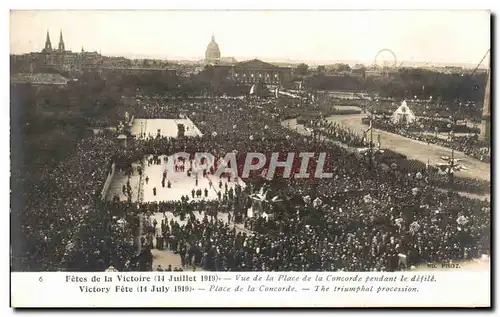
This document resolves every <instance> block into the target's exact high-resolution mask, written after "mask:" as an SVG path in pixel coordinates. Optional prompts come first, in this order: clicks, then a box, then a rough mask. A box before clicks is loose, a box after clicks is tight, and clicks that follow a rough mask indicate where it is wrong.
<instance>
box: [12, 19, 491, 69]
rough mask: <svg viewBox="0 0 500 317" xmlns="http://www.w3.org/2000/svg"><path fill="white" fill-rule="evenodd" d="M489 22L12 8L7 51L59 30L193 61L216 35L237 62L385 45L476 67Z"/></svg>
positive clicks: (130, 51)
mask: <svg viewBox="0 0 500 317" xmlns="http://www.w3.org/2000/svg"><path fill="white" fill-rule="evenodd" d="M490 19H491V17H490V13H489V12H488V11H486V10H469V11H460V10H456V11H453V10H443V11H411V10H410V11H408V10H407V11H140V10H138V11H11V13H10V52H11V54H25V53H31V52H40V51H41V50H42V49H43V47H44V43H45V36H46V32H47V31H48V32H49V33H50V37H51V42H52V46H53V47H57V43H58V41H59V32H60V31H62V32H63V37H64V42H65V46H66V49H67V50H71V51H74V52H80V50H81V49H82V48H83V49H84V50H86V51H97V52H101V54H103V55H106V56H123V57H127V58H134V57H135V58H148V59H166V60H192V61H197V60H202V59H203V55H204V52H205V49H206V47H207V45H208V43H209V42H210V37H211V35H212V34H215V39H216V42H217V43H218V45H219V47H220V51H221V56H222V57H234V58H236V59H237V60H248V59H254V58H258V59H261V60H263V61H273V62H285V63H286V62H290V63H292V62H304V63H308V64H311V65H322V64H330V63H335V62H341V61H352V62H353V63H363V64H368V65H370V64H373V60H374V59H375V56H376V55H377V52H379V51H380V50H382V49H390V50H392V51H393V52H394V53H395V55H396V57H397V60H398V64H400V63H401V61H403V66H404V64H410V65H413V64H434V65H474V64H475V65H477V63H479V61H480V60H481V58H482V57H483V56H484V54H485V52H486V51H487V50H488V49H489V48H490V32H491V30H490V28H491V26H490ZM193 21H195V22H193ZM298 21H300V23H298ZM82 26H85V27H82ZM277 26H279V27H280V28H279V29H280V30H281V31H276V27H277ZM325 29H328V30H329V32H328V33H326V34H325V32H323V30H325ZM388 58H389V59H392V57H391V56H390V54H389V56H388ZM488 62H489V59H485V61H484V62H483V64H482V65H481V66H482V67H487V65H488ZM474 67H475V66H474Z"/></svg>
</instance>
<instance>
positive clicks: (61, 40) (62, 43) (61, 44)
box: [58, 30, 65, 52]
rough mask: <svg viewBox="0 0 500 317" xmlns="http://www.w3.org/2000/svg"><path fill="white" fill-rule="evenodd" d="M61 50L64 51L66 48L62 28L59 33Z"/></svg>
mask: <svg viewBox="0 0 500 317" xmlns="http://www.w3.org/2000/svg"><path fill="white" fill-rule="evenodd" d="M58 49H59V51H61V52H64V51H65V49H64V40H63V35H62V30H61V32H60V33H59V47H58Z"/></svg>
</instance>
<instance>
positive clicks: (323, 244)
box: [12, 98, 491, 271]
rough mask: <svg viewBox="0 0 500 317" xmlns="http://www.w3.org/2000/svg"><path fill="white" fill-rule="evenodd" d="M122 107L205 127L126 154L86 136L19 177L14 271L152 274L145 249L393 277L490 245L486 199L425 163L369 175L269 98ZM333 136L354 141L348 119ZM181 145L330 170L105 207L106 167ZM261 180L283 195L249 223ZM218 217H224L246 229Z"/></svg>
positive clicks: (233, 267) (226, 267) (239, 267)
mask: <svg viewBox="0 0 500 317" xmlns="http://www.w3.org/2000/svg"><path fill="white" fill-rule="evenodd" d="M127 111H129V112H130V114H131V115H134V116H135V117H136V118H146V119H147V118H168V117H179V115H182V116H188V117H189V118H190V119H191V120H192V121H193V122H194V123H195V124H196V126H197V127H198V128H199V129H200V131H201V132H202V134H203V135H201V136H197V137H185V138H166V137H160V136H155V135H151V136H145V137H144V138H135V139H131V140H130V141H129V142H128V144H127V148H126V149H123V148H120V147H119V145H118V144H117V142H116V141H115V138H116V137H108V136H105V135H99V136H89V137H85V138H84V139H82V140H81V141H80V143H79V144H78V149H77V151H76V152H75V153H74V154H73V155H71V156H70V157H68V158H67V160H65V161H63V162H61V163H60V165H59V166H58V167H57V168H56V169H55V170H47V171H43V173H42V174H43V175H44V177H43V178H41V179H36V180H32V179H30V175H28V174H26V173H21V172H19V173H17V174H16V175H15V176H14V177H13V179H14V183H15V185H14V186H13V191H17V193H18V195H20V200H22V202H23V204H22V205H18V206H13V207H12V214H13V217H12V219H13V220H12V227H13V230H12V231H13V235H14V236H15V237H16V238H15V239H12V240H13V243H12V249H13V263H12V266H13V269H14V270H21V271H44V270H50V271H52V270H75V271H102V270H105V269H106V268H107V267H109V266H110V265H112V266H113V267H115V268H117V269H118V270H121V271H133V270H151V269H153V267H152V257H151V250H150V249H151V248H153V247H156V248H162V249H168V250H171V251H174V252H176V253H178V254H179V255H181V259H182V263H183V264H186V265H187V264H192V265H197V266H201V267H203V269H205V270H222V271H311V270H313V271H322V270H334V271H395V270H403V269H408V268H410V267H411V266H412V265H417V264H420V263H425V262H437V261H459V260H464V259H471V258H475V257H478V256H481V255H482V254H489V252H490V219H491V216H490V206H489V203H488V202H486V201H480V200H475V199H470V198H466V197H462V196H459V195H457V194H454V193H453V192H448V193H442V192H440V191H436V190H435V188H434V187H433V186H432V185H431V184H429V183H428V182H427V181H426V170H425V169H424V170H421V171H418V172H414V173H406V172H401V171H399V170H398V169H397V168H396V169H389V170H383V169H376V168H373V165H372V164H367V162H366V160H365V158H363V157H362V156H360V155H358V154H357V153H353V152H352V151H348V150H347V149H345V148H344V147H342V146H339V145H338V144H335V143H331V142H327V141H326V140H321V139H314V138H312V137H308V136H304V135H301V134H299V133H298V132H296V131H293V130H290V129H288V128H287V127H284V126H282V125H281V123H280V118H281V117H282V116H283V114H284V113H286V108H285V109H284V108H282V107H278V106H277V104H276V102H275V101H274V100H273V99H269V100H258V99H240V98H214V99H191V100H181V99H176V100H158V99H157V100H155V101H154V102H148V100H147V98H143V99H142V100H141V101H140V102H137V103H136V104H135V106H132V107H131V108H130V109H127ZM329 136H332V137H334V136H335V137H336V138H337V139H339V141H340V142H347V143H352V142H354V143H356V144H358V143H359V142H361V140H359V139H358V138H357V137H356V138H355V137H354V136H353V134H352V133H349V132H348V131H345V130H343V128H342V127H335V129H331V131H329ZM179 151H185V152H188V153H195V152H209V153H213V154H214V155H216V156H218V155H220V156H223V155H225V154H226V153H229V152H234V153H248V152H260V153H270V152H280V153H288V152H314V153H319V152H326V153H328V156H329V158H328V159H327V164H326V169H327V170H328V171H329V172H331V173H333V177H332V178H322V179H305V180H303V179H294V178H290V179H283V178H282V177H281V174H280V173H279V172H278V173H276V174H275V176H274V178H273V179H265V178H262V177H257V176H256V177H250V178H249V179H247V180H245V181H246V182H247V183H248V185H249V186H247V189H245V190H241V191H239V192H238V193H235V195H234V196H233V198H232V199H231V201H229V202H226V203H222V202H221V201H219V200H217V201H215V202H202V203H196V204H192V203H189V202H187V201H181V202H166V201H164V202H163V201H162V199H161V198H160V197H158V201H159V202H148V203H145V202H135V201H132V200H131V201H127V200H125V201H116V200H115V201H108V202H103V201H102V198H103V193H102V188H103V186H104V182H105V180H106V178H107V176H108V174H109V170H110V165H111V163H112V162H119V164H120V165H127V164H131V163H133V162H136V161H139V160H141V159H143V158H144V157H145V156H147V155H156V156H158V155H164V154H165V155H170V154H173V153H176V152H179ZM262 187H265V188H266V189H268V191H269V195H270V196H276V197H279V198H280V199H279V201H278V202H273V201H270V200H265V201H264V202H263V204H264V205H265V206H266V207H265V209H266V212H267V213H266V215H264V214H262V213H257V214H254V215H253V216H252V217H249V216H248V214H247V210H248V208H249V206H250V203H249V201H250V200H251V199H250V198H249V196H250V195H251V194H252V193H253V192H255V191H258V190H259V189H260V188H262ZM190 190H191V189H187V190H186V195H187V196H190V195H191V194H190ZM104 196H105V195H104ZM167 211H169V212H172V213H174V214H177V215H182V217H183V219H184V220H185V221H182V223H176V222H175V221H171V222H169V221H165V222H163V223H162V224H157V225H158V226H159V227H161V232H162V235H161V237H160V239H159V240H157V243H150V242H151V241H140V240H145V239H143V238H144V237H143V236H142V237H139V239H138V235H139V236H140V235H141V234H144V230H145V229H144V228H142V227H143V224H141V219H143V218H144V217H147V216H150V215H151V214H152V213H156V212H160V213H164V212H167ZM196 213H199V214H200V215H204V216H203V217H202V219H201V220H200V218H199V217H195V215H196ZM217 213H228V214H230V215H231V218H232V220H233V223H234V222H237V223H240V224H241V226H244V227H246V231H245V232H243V233H242V231H241V229H239V227H236V226H234V224H233V223H227V222H223V221H221V220H220V219H219V218H217V217H214V216H213V215H214V214H215V215H216V214H217ZM268 214H269V215H272V217H271V216H269V215H268ZM236 216H237V217H236ZM247 231H249V232H247ZM138 240H139V242H138ZM158 241H160V242H158ZM138 245H140V247H138Z"/></svg>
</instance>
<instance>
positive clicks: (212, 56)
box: [205, 35, 220, 65]
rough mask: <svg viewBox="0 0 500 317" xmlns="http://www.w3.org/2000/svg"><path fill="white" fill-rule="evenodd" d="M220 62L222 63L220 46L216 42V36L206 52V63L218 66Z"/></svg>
mask: <svg viewBox="0 0 500 317" xmlns="http://www.w3.org/2000/svg"><path fill="white" fill-rule="evenodd" d="M219 62H220V49H219V44H217V42H215V36H214V35H212V41H210V43H208V46H207V50H206V51H205V63H207V64H210V65H218V64H219Z"/></svg>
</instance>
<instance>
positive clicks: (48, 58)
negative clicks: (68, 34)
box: [11, 30, 102, 73]
mask: <svg viewBox="0 0 500 317" xmlns="http://www.w3.org/2000/svg"><path fill="white" fill-rule="evenodd" d="M101 64H102V56H101V54H99V53H97V52H85V51H84V49H83V47H82V50H81V51H80V52H79V53H76V52H72V51H69V50H66V45H65V43H64V38H63V34H62V30H61V32H60V33H59V43H58V45H57V48H53V47H52V42H51V40H50V35H49V32H48V31H47V35H46V38H45V45H44V48H43V49H42V51H41V52H35V53H29V54H23V55H16V56H14V57H11V67H12V68H13V69H12V70H13V71H18V72H31V73H44V72H53V71H56V72H67V73H72V72H81V71H83V70H88V69H96V68H98V67H99V66H100V65H101Z"/></svg>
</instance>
